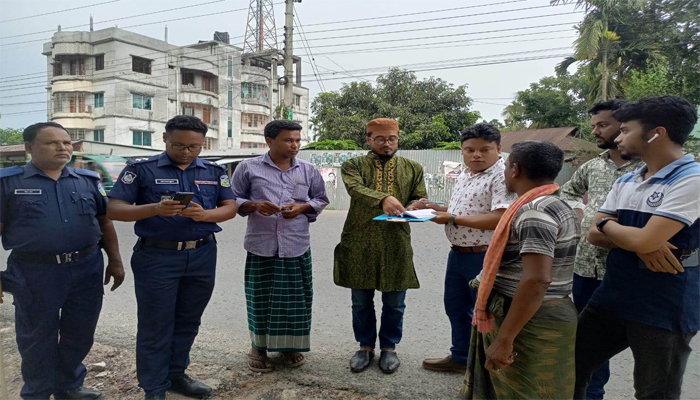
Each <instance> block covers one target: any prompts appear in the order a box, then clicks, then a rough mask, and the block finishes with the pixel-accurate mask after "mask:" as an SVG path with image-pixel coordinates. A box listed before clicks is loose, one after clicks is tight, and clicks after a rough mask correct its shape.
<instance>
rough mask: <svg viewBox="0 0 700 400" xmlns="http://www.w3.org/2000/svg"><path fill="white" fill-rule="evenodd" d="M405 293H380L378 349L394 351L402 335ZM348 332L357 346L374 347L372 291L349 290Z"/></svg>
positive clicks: (375, 321)
mask: <svg viewBox="0 0 700 400" xmlns="http://www.w3.org/2000/svg"><path fill="white" fill-rule="evenodd" d="M405 301H406V291H401V292H382V317H381V326H380V328H379V348H380V349H395V348H396V345H397V344H398V343H399V342H400V341H401V335H402V333H403V313H404V310H405V309H406V302H405ZM352 330H353V332H355V340H357V341H358V342H360V346H361V347H371V348H374V346H376V344H377V316H376V314H375V311H374V289H352Z"/></svg>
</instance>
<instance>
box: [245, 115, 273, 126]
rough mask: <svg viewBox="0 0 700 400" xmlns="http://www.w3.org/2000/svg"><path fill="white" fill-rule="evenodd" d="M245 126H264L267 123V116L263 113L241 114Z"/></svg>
mask: <svg viewBox="0 0 700 400" xmlns="http://www.w3.org/2000/svg"><path fill="white" fill-rule="evenodd" d="M241 118H242V120H243V124H244V126H248V128H257V127H258V126H260V127H263V126H265V124H267V116H266V115H262V114H241Z"/></svg>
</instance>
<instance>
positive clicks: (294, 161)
mask: <svg viewBox="0 0 700 400" xmlns="http://www.w3.org/2000/svg"><path fill="white" fill-rule="evenodd" d="M262 162H264V163H265V164H267V165H269V166H271V167H274V168H277V169H279V170H280V171H281V169H280V167H278V166H277V164H275V162H274V161H272V157H270V152H269V151H268V152H267V153H265V154H263V156H262ZM298 166H299V161H297V158H296V157H294V158H292V166H291V167H289V169H292V168H296V167H298ZM288 171H289V170H288Z"/></svg>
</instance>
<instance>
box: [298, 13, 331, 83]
mask: <svg viewBox="0 0 700 400" xmlns="http://www.w3.org/2000/svg"><path fill="white" fill-rule="evenodd" d="M294 18H296V23H295V25H297V27H298V28H299V35H300V36H301V38H302V39H304V41H303V42H302V43H306V49H307V56H308V57H309V59H310V60H311V70H312V71H313V72H314V76H315V77H316V82H318V85H319V86H320V87H321V89H322V90H323V92H325V91H326V87H325V86H324V85H323V79H322V78H321V77H320V74H321V73H320V71H319V70H318V65H316V59H315V58H314V55H313V53H312V52H311V46H309V41H308V40H306V35H305V34H304V30H303V29H302V28H301V21H300V20H299V16H298V15H297V14H296V13H294Z"/></svg>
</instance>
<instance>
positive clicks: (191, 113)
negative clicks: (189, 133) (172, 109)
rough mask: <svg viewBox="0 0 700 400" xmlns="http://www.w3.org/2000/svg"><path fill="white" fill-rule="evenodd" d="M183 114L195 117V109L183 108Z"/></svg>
mask: <svg viewBox="0 0 700 400" xmlns="http://www.w3.org/2000/svg"><path fill="white" fill-rule="evenodd" d="M182 113H183V114H185V115H189V116H193V115H194V108H192V107H183V108H182Z"/></svg>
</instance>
